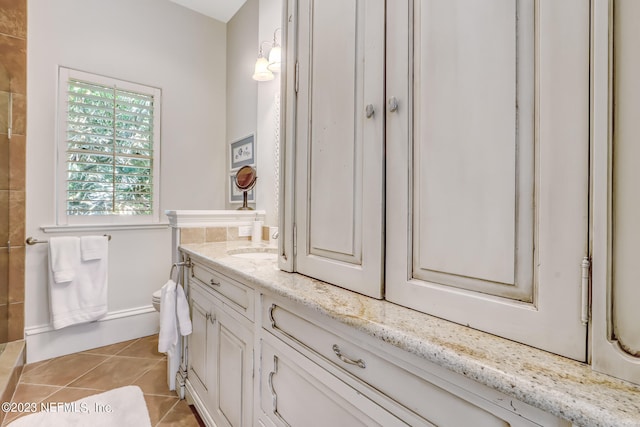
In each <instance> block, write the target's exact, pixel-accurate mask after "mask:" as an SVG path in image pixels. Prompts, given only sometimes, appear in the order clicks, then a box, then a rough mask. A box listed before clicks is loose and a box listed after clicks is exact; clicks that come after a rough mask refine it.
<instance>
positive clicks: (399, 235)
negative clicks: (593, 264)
mask: <svg viewBox="0 0 640 427" xmlns="http://www.w3.org/2000/svg"><path fill="white" fill-rule="evenodd" d="M387 12H388V18H387V19H388V28H389V30H388V41H387V49H388V52H389V54H388V57H387V94H388V96H394V97H397V98H398V99H399V100H400V105H401V107H402V106H404V108H399V109H398V110H397V111H396V112H389V113H388V114H387V128H386V129H387V192H386V194H387V199H386V203H387V211H386V212H387V229H386V231H387V233H386V234H387V242H388V244H387V264H386V297H387V299H389V300H391V301H393V302H397V303H399V304H402V305H406V306H409V307H412V308H416V309H418V310H421V311H424V312H427V313H430V314H434V315H436V316H439V317H444V318H447V319H450V320H453V321H456V322H459V323H463V324H468V325H469V326H471V327H474V328H478V329H482V330H485V331H488V332H491V333H494V334H497V335H501V336H504V337H507V338H510V339H514V340H517V341H520V342H524V343H527V344H530V345H534V346H536V347H540V348H543V349H546V350H550V351H553V352H556V353H559V354H563V355H565V356H569V357H573V358H576V359H579V360H585V358H586V354H585V348H586V345H585V343H586V326H585V325H583V324H582V322H581V294H580V284H581V275H580V264H581V261H582V258H583V257H584V256H585V255H587V253H588V248H587V243H588V242H587V230H588V224H587V219H588V218H587V217H588V187H589V177H588V160H589V5H588V3H585V2H583V1H580V0H569V1H563V2H554V1H551V0H541V1H537V2H536V1H533V0H517V1H511V0H489V1H484V2H476V1H473V0H452V1H447V2H440V1H435V0H413V1H399V2H394V3H393V4H390V5H389V6H388V8H387ZM407 23H409V25H407ZM407 64H411V65H407ZM550 330H553V334H549V331H550Z"/></svg>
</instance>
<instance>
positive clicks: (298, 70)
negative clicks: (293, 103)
mask: <svg viewBox="0 0 640 427" xmlns="http://www.w3.org/2000/svg"><path fill="white" fill-rule="evenodd" d="M294 86H295V91H296V95H297V94H298V88H299V87H300V63H299V62H298V61H296V69H295V84H294Z"/></svg>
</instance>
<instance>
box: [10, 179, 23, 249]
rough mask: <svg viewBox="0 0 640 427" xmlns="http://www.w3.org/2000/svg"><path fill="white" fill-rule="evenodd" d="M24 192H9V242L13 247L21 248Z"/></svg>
mask: <svg viewBox="0 0 640 427" xmlns="http://www.w3.org/2000/svg"><path fill="white" fill-rule="evenodd" d="M24 193H25V192H24V191H17V190H11V191H9V240H10V241H11V242H14V243H13V245H15V246H23V245H24V240H25V235H24V222H25V205H24Z"/></svg>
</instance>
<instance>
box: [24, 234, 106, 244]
mask: <svg viewBox="0 0 640 427" xmlns="http://www.w3.org/2000/svg"><path fill="white" fill-rule="evenodd" d="M104 236H107V237H108V239H109V240H111V234H104ZM25 243H26V244H27V245H37V244H38V243H49V241H48V240H38V239H36V238H35V237H27V240H25Z"/></svg>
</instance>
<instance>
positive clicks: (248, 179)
mask: <svg viewBox="0 0 640 427" xmlns="http://www.w3.org/2000/svg"><path fill="white" fill-rule="evenodd" d="M257 178H258V177H257V176H256V170H255V169H254V168H253V167H252V166H243V167H241V168H240V169H239V170H238V172H236V185H237V186H238V188H239V189H241V190H242V191H249V190H251V189H252V188H253V186H254V185H256V179H257Z"/></svg>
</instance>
